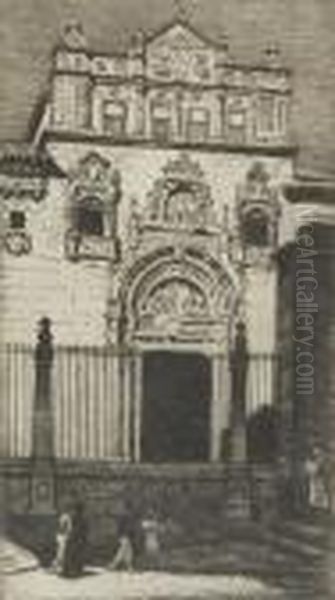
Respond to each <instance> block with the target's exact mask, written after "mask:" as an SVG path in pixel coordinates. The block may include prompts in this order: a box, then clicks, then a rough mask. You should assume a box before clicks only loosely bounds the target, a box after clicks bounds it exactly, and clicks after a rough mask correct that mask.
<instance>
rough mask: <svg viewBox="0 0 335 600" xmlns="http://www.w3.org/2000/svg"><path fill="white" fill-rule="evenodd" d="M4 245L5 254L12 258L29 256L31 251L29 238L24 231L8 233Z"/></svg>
mask: <svg viewBox="0 0 335 600" xmlns="http://www.w3.org/2000/svg"><path fill="white" fill-rule="evenodd" d="M4 243H5V248H6V250H7V252H9V254H13V255H14V256H22V255H24V254H29V253H30V252H31V250H32V239H31V236H30V235H29V234H28V233H26V232H25V231H8V232H7V233H6V235H5V239H4Z"/></svg>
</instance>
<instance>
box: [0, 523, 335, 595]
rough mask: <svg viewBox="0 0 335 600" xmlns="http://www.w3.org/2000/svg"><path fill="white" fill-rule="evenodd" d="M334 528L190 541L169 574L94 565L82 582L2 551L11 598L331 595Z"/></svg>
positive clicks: (171, 561) (253, 530)
mask: <svg viewBox="0 0 335 600" xmlns="http://www.w3.org/2000/svg"><path fill="white" fill-rule="evenodd" d="M332 527H333V522H332V520H328V519H321V518H314V517H313V518H312V519H303V520H302V521H284V522H280V523H279V522H278V523H276V524H274V525H273V527H271V528H263V527H251V526H250V527H246V526H245V527H243V529H242V530H239V531H235V532H234V531H230V532H229V533H228V532H227V535H226V536H223V537H221V536H220V537H219V538H218V537H217V539H213V540H212V541H209V540H207V542H206V541H205V540H202V541H201V542H200V540H198V541H197V542H195V540H194V541H193V542H192V543H190V540H187V543H185V544H184V545H179V546H178V547H174V548H170V550H169V551H168V553H167V555H166V556H165V567H164V568H165V571H164V572H148V571H146V572H134V573H132V574H127V573H122V572H119V573H115V572H109V571H107V570H106V569H104V568H102V567H97V566H95V567H93V566H92V567H90V568H88V569H87V571H86V574H85V576H84V577H82V578H80V579H78V580H66V579H62V578H60V577H58V576H57V575H55V574H53V573H51V572H48V571H47V570H43V569H42V568H41V567H39V566H38V562H37V561H36V558H35V557H34V556H33V555H31V554H29V553H26V552H22V549H21V548H20V549H18V547H17V546H16V545H15V544H12V543H10V542H6V543H5V544H4V545H2V552H1V556H0V559H1V560H0V563H1V565H2V568H3V569H4V568H6V572H7V573H8V575H7V576H6V587H5V593H4V595H3V599H4V600H88V599H91V600H134V599H135V600H175V599H178V598H181V599H186V600H197V599H199V600H201V599H206V600H235V599H236V600H239V599H241V600H243V599H245V600H248V599H250V600H263V599H264V600H271V599H272V598H274V599H280V600H295V599H297V598H298V599H299V600H307V599H310V600H311V599H312V598H313V600H314V599H315V598H317V599H318V600H328V599H330V598H332V596H331V595H329V590H330V589H331V588H332V587H333V582H330V581H329V577H330V576H331V573H332V570H333V569H332V567H333V565H334V564H335V540H334V538H332V536H330V535H329V532H330V531H331V529H332ZM327 581H328V583H327ZM327 588H328V591H327ZM1 600H2V597H1Z"/></svg>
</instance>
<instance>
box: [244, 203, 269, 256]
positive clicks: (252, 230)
mask: <svg viewBox="0 0 335 600" xmlns="http://www.w3.org/2000/svg"><path fill="white" fill-rule="evenodd" d="M241 228H242V232H241V233H242V239H243V242H244V244H246V245H248V246H257V247H261V248H263V247H265V246H268V244H269V243H270V236H269V221H268V217H267V215H266V214H265V212H264V211H263V210H261V209H260V208H253V209H251V210H249V211H248V212H247V213H246V214H245V215H244V217H243V220H242V223H241Z"/></svg>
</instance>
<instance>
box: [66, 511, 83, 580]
mask: <svg viewBox="0 0 335 600" xmlns="http://www.w3.org/2000/svg"><path fill="white" fill-rule="evenodd" d="M87 529H88V528H87V520H86V517H85V514H84V506H83V504H82V503H81V502H77V504H76V505H75V507H74V510H73V515H72V528H71V532H70V535H69V539H68V542H67V546H66V551H65V560H64V571H63V574H64V576H65V577H80V575H82V573H83V569H84V566H85V562H86V556H87V533H88V531H87Z"/></svg>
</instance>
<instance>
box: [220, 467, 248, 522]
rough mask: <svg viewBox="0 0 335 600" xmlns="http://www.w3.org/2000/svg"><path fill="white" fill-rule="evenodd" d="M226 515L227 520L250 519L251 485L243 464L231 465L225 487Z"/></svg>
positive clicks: (246, 469) (246, 468)
mask: <svg viewBox="0 0 335 600" xmlns="http://www.w3.org/2000/svg"><path fill="white" fill-rule="evenodd" d="M226 494H227V500H226V515H227V517H228V519H229V520H231V519H236V520H244V519H246V520H249V519H250V517H251V485H250V477H249V469H248V466H247V465H246V464H245V463H243V464H242V463H241V464H238V463H235V464H231V465H230V466H229V469H228V475H227V487H226Z"/></svg>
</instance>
